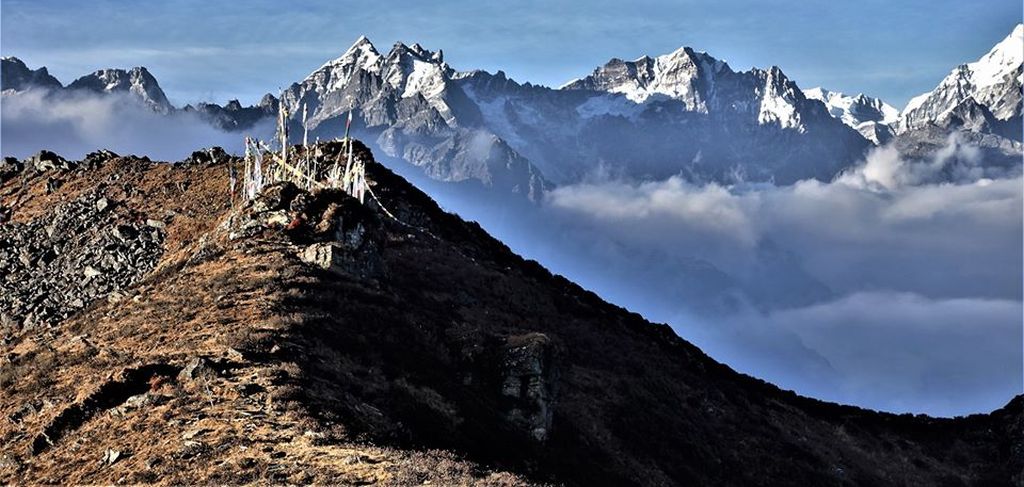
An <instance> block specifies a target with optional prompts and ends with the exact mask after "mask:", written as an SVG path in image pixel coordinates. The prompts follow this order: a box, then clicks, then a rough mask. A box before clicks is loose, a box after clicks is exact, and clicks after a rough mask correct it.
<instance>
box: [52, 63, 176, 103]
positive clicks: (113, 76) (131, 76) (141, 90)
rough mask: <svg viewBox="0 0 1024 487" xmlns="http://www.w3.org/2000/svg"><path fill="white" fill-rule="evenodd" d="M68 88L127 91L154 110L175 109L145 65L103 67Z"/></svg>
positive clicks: (72, 89) (91, 90) (107, 91)
mask: <svg viewBox="0 0 1024 487" xmlns="http://www.w3.org/2000/svg"><path fill="white" fill-rule="evenodd" d="M67 89H68V90H71V91H74V90H83V91H89V92H93V93H127V94H130V95H132V96H135V97H136V98H137V99H138V100H139V101H141V102H142V103H143V104H145V105H146V106H148V107H149V108H151V109H153V110H154V111H157V112H160V113H170V112H171V111H173V110H174V107H173V106H171V103H170V102H169V101H167V96H166V95H164V91H163V89H161V88H160V84H159V83H157V81H156V78H154V77H153V75H152V74H150V73H149V71H148V70H147V69H146V68H143V67H135V68H131V69H129V70H127V71H126V70H123V69H101V70H99V71H96V72H94V73H92V74H88V75H85V76H82V77H81V78H78V79H76V80H75V81H73V82H71V84H69V85H68V86H67Z"/></svg>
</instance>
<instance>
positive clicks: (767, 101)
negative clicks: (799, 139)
mask: <svg viewBox="0 0 1024 487" xmlns="http://www.w3.org/2000/svg"><path fill="white" fill-rule="evenodd" d="M750 73H751V74H752V75H753V76H754V78H755V79H758V80H760V81H761V82H762V83H763V85H761V86H759V87H756V88H755V93H756V95H757V98H758V99H759V103H758V112H757V121H758V123H761V124H775V125H778V126H779V127H782V128H791V129H797V130H799V131H801V132H803V131H804V130H805V129H806V127H805V126H804V124H803V123H802V117H801V114H800V110H799V108H798V105H799V104H801V102H803V101H805V100H806V97H805V96H804V94H803V92H802V91H800V88H798V87H797V86H796V83H794V82H792V81H791V80H790V79H789V78H788V77H786V74H785V73H783V72H782V69H780V68H779V67H778V66H772V67H771V68H768V69H756V68H755V69H753V70H751V71H750Z"/></svg>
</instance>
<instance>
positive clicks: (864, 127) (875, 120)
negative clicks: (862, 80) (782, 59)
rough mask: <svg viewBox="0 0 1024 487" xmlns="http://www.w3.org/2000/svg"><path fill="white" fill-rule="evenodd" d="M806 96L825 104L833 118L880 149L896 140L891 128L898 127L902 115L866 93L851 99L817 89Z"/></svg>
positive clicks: (811, 90) (842, 94) (809, 91)
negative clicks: (881, 146)
mask: <svg viewBox="0 0 1024 487" xmlns="http://www.w3.org/2000/svg"><path fill="white" fill-rule="evenodd" d="M804 95H805V96H806V97H807V98H808V99H811V100H818V101H820V102H822V103H823V104H825V108H827V109H828V113H829V114H830V115H832V117H834V118H836V119H838V120H840V121H842V122H843V123H845V124H846V125H848V126H850V127H852V128H854V129H856V130H857V131H858V132H860V134H861V135H863V136H864V138H866V139H868V140H870V141H872V142H874V143H875V144H876V145H880V144H884V143H885V142H887V141H888V140H890V139H891V138H892V127H891V125H892V124H894V123H896V121H897V120H898V119H899V115H900V112H899V110H897V109H896V107H894V106H892V105H890V104H888V103H886V102H884V101H882V100H881V99H879V98H872V97H870V96H867V95H865V94H863V93H858V94H856V95H854V96H850V95H846V94H844V93H841V92H838V91H830V90H826V89H824V88H820V87H817V88H811V89H808V90H804Z"/></svg>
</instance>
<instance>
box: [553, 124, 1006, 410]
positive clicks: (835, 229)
mask: <svg viewBox="0 0 1024 487" xmlns="http://www.w3.org/2000/svg"><path fill="white" fill-rule="evenodd" d="M955 143H956V142H955V141H950V145H951V146H952V145H954V144H955ZM955 150H969V149H965V148H963V147H960V148H955V147H951V148H949V149H948V151H955ZM939 157H942V156H939ZM951 161H953V159H952V158H949V157H946V159H945V160H940V159H933V160H929V161H921V162H911V161H905V160H902V159H900V158H899V157H893V156H892V154H891V153H890V149H888V148H886V147H882V148H880V149H876V150H875V151H873V152H872V153H871V154H870V155H869V156H868V158H867V160H866V161H865V162H864V163H863V164H861V165H859V166H857V167H856V168H853V169H852V170H850V171H848V172H847V173H845V174H844V175H842V176H841V177H839V178H837V180H836V181H834V182H832V183H822V182H819V181H813V180H812V181H801V182H798V183H796V184H794V185H791V186H774V185H770V184H751V185H736V186H721V185H717V184H709V185H704V186H698V185H693V184H690V183H687V182H685V181H683V180H681V179H680V178H671V179H668V180H665V181H659V182H649V183H623V182H616V181H604V182H591V183H586V184H578V185H571V186H565V187H560V188H557V189H555V190H554V191H552V192H551V193H550V194H549V198H548V199H547V201H546V211H547V214H548V215H549V216H550V217H551V218H552V219H554V220H555V221H557V223H555V224H552V225H550V226H552V227H557V228H559V230H558V231H557V233H559V234H560V235H559V237H558V238H560V239H563V240H564V243H565V246H566V247H569V248H572V249H573V250H572V253H573V254H575V255H576V257H574V258H570V259H568V260H569V261H573V260H575V262H576V263H580V264H581V266H580V267H582V268H583V269H582V270H580V269H579V268H575V267H574V266H573V265H569V266H568V268H567V269H566V270H565V271H566V272H568V273H570V274H572V273H579V274H581V275H583V276H589V277H590V278H592V280H591V279H588V278H587V277H580V280H581V281H582V282H583V284H584V285H591V286H592V287H593V288H594V289H596V290H597V291H598V292H599V293H600V294H602V295H604V296H609V297H610V298H612V299H613V300H615V301H616V302H618V303H619V304H622V305H624V306H627V307H629V308H630V309H633V310H636V311H639V312H641V313H643V314H645V316H647V317H649V318H651V319H654V320H661V321H666V322H669V323H671V324H672V325H673V326H674V327H675V328H676V330H677V331H678V332H679V333H680V334H681V335H682V336H684V337H686V338H687V339H690V340H693V341H695V343H697V344H698V345H699V346H701V347H702V348H703V349H705V350H707V351H709V353H711V354H712V356H715V357H716V358H719V359H720V360H723V361H724V362H726V363H728V364H730V365H732V366H733V367H736V368H737V369H739V370H741V371H744V372H747V373H751V374H755V375H757V376H759V377H762V378H765V379H768V380H770V381H773V382H775V383H777V384H779V385H781V386H783V387H788V388H793V389H795V390H797V391H798V392H801V393H805V394H809V395H812V396H815V397H821V398H825V399H830V400H835V401H840V402H854V403H857V404H861V405H864V406H868V407H872V408H878V409H883V410H889V411H896V412H907V411H913V412H920V411H924V412H928V413H931V414H937V415H955V414H965V413H970V412H979V411H982V410H985V409H986V408H989V409H991V408H995V407H998V406H999V405H1000V404H1002V403H1003V402H1005V401H1006V398H1007V397H1010V396H1012V395H1013V394H1014V393H1016V392H1019V388H1020V382H1021V370H1020V364H1021V362H1022V355H1021V341H1022V332H1021V326H1020V319H1021V312H1022V310H1021V300H1020V297H1021V292H1022V289H1021V282H1022V281H1021V266H1022V261H1021V251H1020V249H1021V246H1022V239H1021V232H1022V225H1021V221H1022V212H1021V208H1022V204H1024V202H1022V179H1021V177H1020V175H1019V173H1018V174H1016V175H1008V176H1007V177H1004V178H1001V179H995V180H992V179H987V178H981V177H978V176H977V174H978V173H977V172H971V171H962V172H963V173H964V174H968V175H969V174H975V176H974V177H971V176H965V177H963V178H961V180H960V181H958V182H957V183H940V184H919V185H910V184H902V183H901V184H893V182H894V181H904V182H909V181H913V180H914V178H915V177H919V175H920V174H922V173H925V172H927V171H933V170H938V169H950V168H948V167H942V166H943V164H944V163H946V164H949V163H951ZM961 162H962V161H961ZM880 175H881V176H880ZM570 242H571V243H570ZM580 255H587V256H588V257H587V258H583V257H579V256H580ZM585 259H589V260H590V262H587V263H586V264H582V261H583V260H585ZM554 260H555V261H556V262H557V261H559V260H560V259H554ZM591 265H592V266H595V267H599V268H600V269H604V270H599V269H598V268H595V269H590V270H588V266H591ZM712 268H713V269H715V270H717V271H720V273H719V272H713V271H711V269H712ZM555 269H556V270H560V269H558V266H557V265H556V266H555ZM686 273H689V274H690V276H682V275H680V274H686ZM609 274H618V275H619V276H620V277H621V279H620V278H610V277H609ZM570 277H576V276H570ZM680 281H691V282H689V283H688V284H689V286H680V285H678V283H679V282H680ZM715 286H718V288H719V289H720V290H721V294H719V295H718V296H714V297H713V299H718V300H719V301H720V302H725V303H727V304H724V305H720V306H711V307H709V306H707V304H708V302H709V298H712V296H708V295H707V293H708V291H709V289H708V288H710V287H715ZM728 298H734V299H728ZM968 390H969V391H970V393H969V394H967V393H965V391H968Z"/></svg>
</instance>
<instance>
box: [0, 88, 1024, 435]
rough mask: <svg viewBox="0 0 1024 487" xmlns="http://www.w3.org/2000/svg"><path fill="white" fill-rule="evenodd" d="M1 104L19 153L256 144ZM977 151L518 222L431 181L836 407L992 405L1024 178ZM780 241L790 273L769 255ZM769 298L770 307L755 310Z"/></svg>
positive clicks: (636, 307) (126, 111)
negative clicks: (719, 287) (825, 178)
mask: <svg viewBox="0 0 1024 487" xmlns="http://www.w3.org/2000/svg"><path fill="white" fill-rule="evenodd" d="M2 102H3V103H2V110H0V115H2V116H0V132H2V137H0V143H2V147H0V150H2V153H3V155H5V156H11V155H13V156H16V157H25V156H28V155H30V154H32V153H34V152H36V151H38V150H39V149H42V148H47V149H50V150H54V151H55V152H58V153H60V154H62V155H64V156H65V157H69V158H80V157H82V156H84V155H85V154H86V153H88V152H90V151H93V150H96V149H98V148H107V149H111V150H114V151H115V152H118V153H121V154H132V153H133V154H140V155H143V154H144V155H148V156H149V157H151V158H153V159H155V160H172V161H173V160H179V159H182V158H184V157H186V156H187V155H188V154H190V153H191V152H192V151H193V150H196V149H198V148H201V147H209V146H213V145H219V146H222V147H225V148H226V149H228V150H229V151H237V150H239V149H240V148H241V145H242V144H241V137H240V135H239V134H235V133H226V132H223V131H220V130H218V129H215V128H213V127H211V126H210V125H209V124H207V123H205V122H204V121H202V120H201V119H199V117H197V116H196V115H194V114H190V113H184V112H178V113H174V114H172V115H170V116H164V115H159V114H156V113H153V112H151V111H149V110H147V109H145V108H142V107H140V106H139V105H138V104H137V103H135V102H134V100H131V99H128V98H126V97H121V96H104V97H97V96H88V95H82V94H78V95H73V96H61V97H58V98H53V97H48V96H47V94H46V93H44V92H38V91H30V92H27V93H19V94H4V95H3V100H2ZM270 130H271V127H269V126H261V127H258V128H257V129H255V133H256V134H257V135H264V136H265V135H266V133H269V131H270ZM981 157H982V156H981V155H980V153H979V152H978V151H977V150H976V149H974V148H972V147H970V146H968V145H964V144H962V143H961V142H960V141H959V140H958V139H956V138H955V137H954V138H951V139H950V140H949V141H948V144H947V146H946V147H945V148H944V149H942V150H941V151H939V152H938V153H937V154H936V155H935V156H934V157H933V158H932V159H931V160H929V161H906V160H903V159H902V158H901V157H900V155H899V154H898V153H897V152H896V150H895V149H894V148H892V147H882V148H878V149H875V150H873V151H872V152H871V153H870V154H869V155H868V157H867V158H866V160H865V161H864V163H863V164H861V165H859V166H858V167H855V168H852V169H851V170H849V171H847V172H846V173H845V174H843V175H842V176H840V177H839V178H837V179H836V180H835V181H833V182H829V183H825V182H820V181H813V180H809V181H801V182H799V183H797V184H794V185H790V186H775V185H771V184H764V183H760V184H743V185H732V186H721V185H715V184H708V185H701V186H696V185H692V184H689V183H687V182H686V181H684V180H682V179H680V178H676V177H674V178H670V179H668V180H664V181H653V182H639V183H638V182H631V181H620V180H607V179H603V180H602V179H591V180H588V181H587V182H584V183H579V184H573V185H568V186H561V187H558V188H556V189H554V190H553V191H551V192H550V193H549V194H548V195H546V197H545V199H544V201H543V202H542V204H541V205H540V206H539V207H538V208H534V209H530V210H524V211H525V212H526V213H528V214H526V215H523V214H516V215H513V216H510V212H519V210H502V211H493V210H485V209H481V208H483V207H479V206H477V205H474V204H473V203H472V201H471V200H466V199H461V200H460V199H459V198H453V197H450V195H448V194H446V192H447V190H446V189H445V188H446V187H445V186H444V185H439V184H432V183H429V182H425V184H424V186H427V187H429V188H428V191H429V192H430V193H431V194H432V196H434V197H435V198H436V199H438V200H439V201H441V202H442V203H443V204H445V206H446V207H447V208H448V209H450V210H453V211H455V212H458V213H461V214H463V215H465V216H467V217H471V218H473V219H476V220H479V221H480V222H481V223H482V224H483V225H484V227H485V228H487V229H488V230H489V231H491V232H492V233H494V234H495V235H496V236H497V237H498V238H500V239H502V240H503V241H505V242H506V243H508V244H509V245H510V246H511V247H512V248H513V249H514V250H516V251H517V252H519V253H521V254H523V255H524V256H527V257H530V258H535V259H537V260H539V261H540V262H541V263H542V264H544V265H545V266H547V267H549V268H551V269H552V270H553V271H555V272H558V273H561V274H564V275H566V276H567V277H569V278H570V279H573V280H576V281H577V282H579V283H580V284H581V285H583V286H584V287H588V288H590V289H593V290H595V291H596V292H598V293H599V294H600V295H602V296H603V297H605V298H606V299H609V300H611V301H613V302H615V303H616V304H619V305H622V306H625V307H627V308H629V309H631V310H633V311H637V312H640V313H641V314H643V315H644V316H645V317H647V318H648V319H651V320H654V321H662V322H667V323H670V324H671V325H672V326H673V327H674V328H675V329H676V330H677V331H678V332H679V334H680V335H681V336H683V337H684V338H686V339H688V340H690V341H693V342H694V343H695V344H697V345H698V346H700V347H701V348H703V349H704V350H705V351H707V352H708V353H709V354H710V355H711V356H713V357H715V358H716V359H718V360H721V361H723V362H725V363H727V364H729V365H731V366H732V367H734V368H736V369H737V370H740V371H742V372H746V373H750V374H752V375H755V376H758V377H761V378H764V379H766V380H769V381H772V382H774V383H776V384H778V385H780V386H782V387H784V388H791V389H795V390H797V391H798V392H800V393H803V394H808V395H812V396H815V397H819V398H823V399H828V400H835V401H840V402H845V403H852V404H857V405H861V406H865V407H871V408H875V409H882V410H889V411H895V412H906V411H910V412H925V413H929V414H934V415H944V416H949V415H957V414H966V413H971V412H984V411H988V410H991V409H994V408H997V407H999V406H1001V405H1003V404H1005V403H1006V401H1008V400H1009V399H1010V398H1011V397H1012V396H1013V395H1015V394H1019V393H1021V392H1022V387H1024V386H1022V363H1024V358H1022V352H1021V350H1022V342H1024V337H1022V312H1024V310H1022V305H1021V293H1022V237H1021V235H1022V193H1024V190H1022V179H1021V176H1020V171H1019V170H1016V171H1011V172H1009V173H1006V174H1002V175H999V176H998V177H995V178H992V177H991V174H988V173H986V172H985V171H982V170H981V169H980V168H981V167H983V166H984V161H982V160H981ZM405 169H406V170H405V171H402V172H403V173H406V174H408V170H407V169H408V168H405ZM986 176H987V177H986ZM417 179H418V178H417ZM417 182H418V183H419V182H423V181H422V180H419V181H417ZM766 247H770V248H773V249H781V252H782V253H781V255H784V256H785V258H784V259H782V264H778V265H776V264H771V265H766V264H765V257H764V255H765V254H764V249H765V248H766ZM773 255H774V254H773ZM718 275H721V276H724V277H723V278H722V279H724V280H725V281H728V282H727V284H726V285H725V287H729V284H728V283H729V282H732V283H739V284H740V288H742V289H741V290H740V291H739V292H738V294H737V295H736V296H735V297H736V299H735V302H734V306H730V307H727V308H724V309H723V308H721V307H708V306H704V304H705V301H708V300H710V299H711V298H709V296H714V292H713V291H709V292H708V293H710V294H708V293H702V291H701V290H702V289H703V288H714V286H712V285H711V283H710V280H708V281H702V280H703V279H711V278H714V277H715V276H718ZM687 276H691V277H687ZM708 276H711V277H708ZM687 279H690V280H689V281H687ZM783 282H786V283H789V282H794V283H795V284H793V285H792V287H785V288H783V287H782V286H781V285H780V283H783ZM705 284H707V285H706V286H705ZM779 289H781V291H779ZM752 290H753V291H752ZM772 290H775V291H776V292H775V294H772V292H771V291H772ZM805 290H806V293H805ZM822 290H824V291H822ZM759 291H765V294H764V295H765V296H768V298H764V297H762V298H761V299H760V301H759V302H756V303H755V302H748V298H749V296H748V295H752V294H753V293H756V292H759ZM811 291H813V292H811ZM744 293H746V295H745V294H744ZM780 293H782V294H783V295H784V296H782V297H781V298H780V297H779V296H780ZM751 301H754V300H751ZM794 303H796V304H794Z"/></svg>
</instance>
